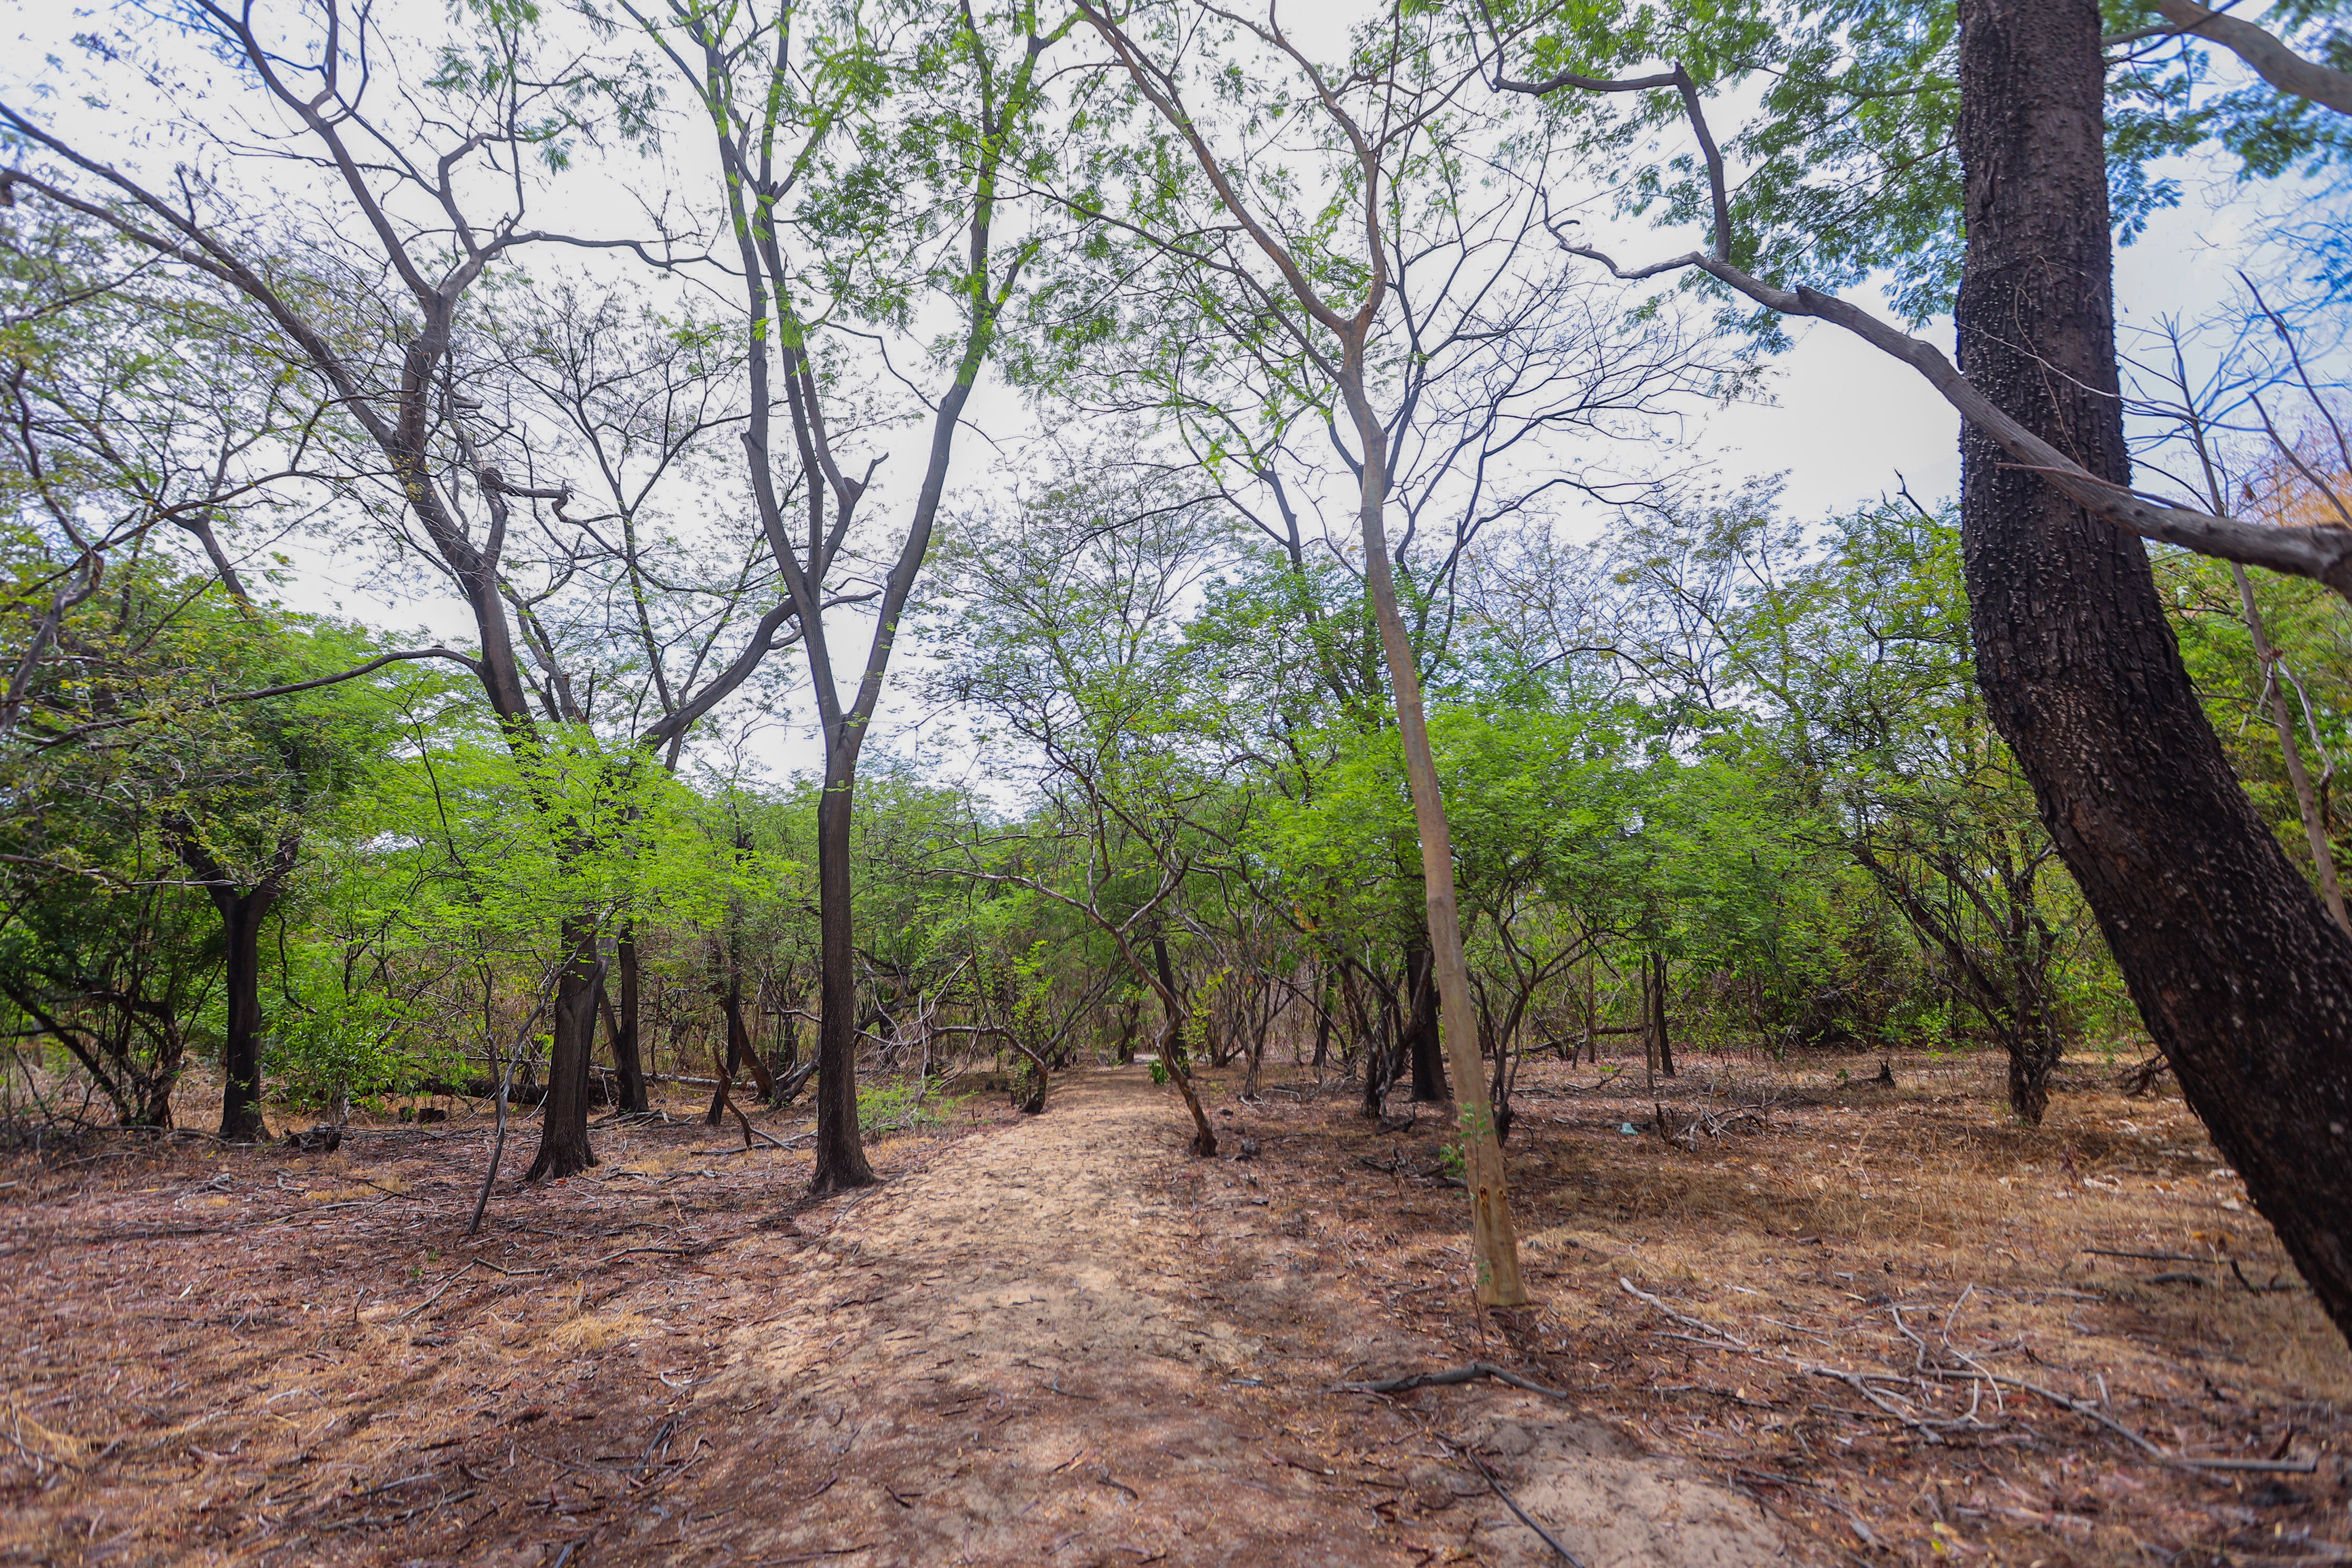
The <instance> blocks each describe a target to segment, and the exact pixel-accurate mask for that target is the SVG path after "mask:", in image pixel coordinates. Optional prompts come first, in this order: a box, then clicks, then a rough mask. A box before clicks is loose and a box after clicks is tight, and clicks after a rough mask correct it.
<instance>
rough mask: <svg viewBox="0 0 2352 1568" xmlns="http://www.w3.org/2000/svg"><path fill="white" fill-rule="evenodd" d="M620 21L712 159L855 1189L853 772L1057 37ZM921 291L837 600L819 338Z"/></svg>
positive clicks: (892, 318) (822, 1010) (1035, 27)
mask: <svg viewBox="0 0 2352 1568" xmlns="http://www.w3.org/2000/svg"><path fill="white" fill-rule="evenodd" d="M630 15H631V16H633V17H635V19H636V21H637V22H638V24H639V26H641V27H643V28H644V29H645V30H646V33H647V34H648V35H649V36H650V37H653V38H654V39H655V40H656V43H657V45H658V46H659V47H661V49H662V50H663V52H664V53H665V54H666V55H667V57H668V58H669V60H670V61H671V63H672V64H673V65H674V66H675V67H676V68H677V71H678V73H679V76H680V77H681V79H683V80H684V81H685V82H686V83H688V85H689V87H690V89H691V90H692V91H693V93H694V95H695V98H696V101H697V107H698V110H700V112H701V114H702V115H703V117H704V118H705V120H706V121H707V122H708V124H709V131H710V133H711V137H712V146H713V151H714V153H715V154H716V156H717V159H718V163H719V181H718V190H717V192H716V195H717V197H718V201H717V204H716V205H717V208H718V215H719V216H718V225H719V226H721V227H722V228H723V231H724V232H725V234H726V235H727V237H729V238H730V239H731V240H732V241H733V254H732V256H731V258H730V262H731V267H732V268H733V270H732V282H731V287H732V288H733V289H735V290H738V291H740V299H741V301H742V304H741V311H742V313H741V316H740V331H741V333H742V337H743V342H744V357H745V363H746V365H747V369H748V373H749V377H750V395H749V399H748V424H747V427H746V432H745V437H744V452H745V458H746V461H747V464H748V473H749V478H750V488H751V494H752V496H753V497H754V499H755V501H756V503H757V506H758V509H759V516H760V520H761V526H762V528H763V529H764V531H765V533H766V537H767V540H768V544H769V548H770V550H771V551H772V552H773V554H774V557H775V563H776V566H777V569H778V571H779V572H780V573H781V574H782V578H783V581H784V584H785V587H786V589H787V591H788V593H789V595H790V596H791V601H792V604H793V608H794V611H795V614H796V615H797V616H798V618H799V625H800V630H801V644H802V647H803V651H804V652H805V654H806V657H807V660H808V671H809V689H810V694H811V696H812V697H813V698H814V704H815V707H816V710H817V722H818V730H819V735H820V739H821V741H822V743H823V746H824V795H823V797H822V800H821V802H820V805H819V822H818V834H817V868H818V870H817V877H818V886H819V893H818V906H819V911H820V912H819V921H820V923H821V925H822V928H823V951H822V954H821V957H820V960H819V974H820V994H821V1000H820V1002H819V1023H818V1040H817V1061H818V1066H817V1096H816V1104H817V1117H818V1130H817V1139H816V1172H815V1175H814V1178H813V1184H814V1190H816V1191H819V1192H831V1191H835V1190H838V1189H842V1188H849V1187H860V1186H865V1185H867V1184H870V1183H872V1181H873V1180H874V1173H873V1171H872V1168H871V1167H870V1166H868V1165H867V1163H866V1155H865V1152H864V1149H863V1146H862V1145H861V1143H860V1142H859V1139H858V1131H857V1084H856V1073H857V1068H856V1064H857V976H856V932H855V930H854V921H855V918H856V916H855V909H856V902H855V900H856V890H855V887H854V885H853V881H852V876H851V864H850V862H851V849H850V842H851V821H852V814H853V811H854V809H855V800H856V787H857V776H858V760H859V757H860V755H861V753H862V752H863V749H864V747H865V744H866V739H867V737H868V735H869V733H870V731H871V727H872V725H873V722H874V718H875V710H876V706H877V703H878V702H879V701H880V700H881V696H882V691H883V688H884V683H885V680H886V679H887V675H888V673H889V663H890V655H891V652H892V649H893V647H895V644H896V639H897V637H898V623H899V619H900V617H901V616H903V615H904V614H905V613H906V607H907V603H908V597H909V595H911V594H912V593H913V592H914V587H915V580H916V577H917V575H918V574H919V573H920V572H921V570H922V565H923V559H924V556H925V554H926V553H927V552H928V551H929V548H930V542H931V533H932V530H933V528H934V527H935V525H936V523H937V520H938V516H939V509H940V500H941V498H942V496H943V495H944V494H945V491H946V487H947V480H948V467H949V463H950V458H952V457H953V455H954V450H955V437H956V434H957V432H958V430H959V428H960V426H961V422H962V420H963V416H964V408H965V405H966V404H967V403H968V402H969V401H970V399H971V395H972V391H973V389H974V388H975V387H976V386H977V385H978V384H979V381H980V377H981V373H982V368H983V367H984V366H985V365H986V364H987V363H988V362H989V358H990V356H991V354H992V352H993V351H994V349H995V347H996V344H997V340H998V336H999V332H1000V324H1001V321H1002V318H1003V315H1004V313H1005V311H1006V310H1007V309H1008V308H1009V307H1010V306H1011V305H1012V304H1013V300H1014V297H1015V295H1016V292H1017V290H1018V289H1019V288H1020V286H1021V282H1022V277H1023V272H1024V268H1026V267H1027V265H1028V263H1029V261H1030V260H1031V258H1033V257H1034V254H1035V251H1036V248H1037V246H1038V244H1039V243H1040V241H1039V240H1038V239H1037V238H1035V237H1016V238H1014V239H1013V240H1011V241H1009V242H1008V240H1007V239H1006V237H1005V229H1006V228H1007V227H1008V226H1010V224H1011V221H1012V214H1011V212H1010V211H1009V210H1008V205H1007V201H1006V196H1005V194H1004V188H1005V185H1006V183H1007V181H1008V179H1009V178H1010V177H1011V176H1012V175H1013V174H1014V173H1015V172H1016V171H1019V170H1020V169H1022V168H1023V166H1024V164H1025V163H1026V162H1027V161H1029V160H1031V159H1034V157H1035V156H1037V153H1036V152H1035V150H1034V145H1033V143H1034V138H1035V137H1036V135H1037V133H1038V132H1037V128H1038V125H1039V113H1040V110H1041V108H1042V107H1043V101H1044V100H1043V96H1042V94H1043V83H1042V82H1041V80H1040V79H1039V74H1038V66H1039V61H1040V59H1041V58H1043V56H1044V54H1045V50H1046V49H1047V48H1049V47H1051V46H1052V44H1053V43H1054V41H1055V38H1057V37H1060V35H1061V33H1062V32H1064V31H1066V27H1067V24H1064V25H1063V26H1060V27H1055V26H1046V25H1045V24H1044V23H1042V22H1041V20H1040V16H1039V13H1038V9H1037V7H1036V6H1035V5H1034V4H1031V3H1029V0H1019V3H1017V4H1014V5H1010V6H1008V7H1007V8H1006V9H1005V10H1003V11H1002V12H1000V13H990V14H988V15H987V16H985V18H984V19H983V17H982V15H981V14H979V13H975V12H973V11H972V10H971V9H969V8H967V9H964V10H962V11H960V12H957V13H954V14H949V13H946V12H937V13H929V14H926V13H921V12H914V13H909V14H907V15H903V16H902V15H899V14H897V13H892V14H891V16H890V18H889V26H888V27H887V28H885V29H877V28H876V26H874V23H875V22H876V21H877V20H878V18H866V17H863V16H857V15H856V14H855V13H854V12H853V13H852V14H850V15H849V16H847V17H846V18H845V19H844V20H843V22H842V24H841V31H840V33H839V35H838V36H835V35H834V34H832V33H828V32H826V31H824V30H823V24H821V23H817V22H814V21H813V20H812V18H810V17H809V16H805V15H803V13H802V12H800V11H799V10H797V9H795V8H794V7H793V5H789V4H786V5H779V6H778V7H777V9H776V10H775V11H774V13H773V14H772V16H761V15H757V14H755V13H753V12H751V11H748V10H740V9H738V8H737V7H736V6H734V5H709V4H703V3H700V0H671V4H670V5H669V6H668V8H667V11H664V12H659V13H655V12H652V11H651V10H650V9H648V10H644V11H641V10H638V9H636V8H635V7H631V8H630ZM796 29H798V30H797V31H796ZM884 36H895V37H896V38H897V41H898V43H900V44H901V45H902V46H903V48H904V51H905V52H903V53H893V52H891V51H890V50H889V49H887V48H886V47H883V46H881V45H880V44H878V43H877V41H876V40H877V38H878V37H884ZM942 234H945V235H952V236H955V237H956V240H955V241H954V242H953V244H952V245H951V246H950V247H949V248H947V249H945V250H943V251H942V250H940V249H938V248H936V246H937V237H939V236H940V235H942ZM958 248H960V249H961V254H957V250H958ZM919 298H928V299H929V300H935V301H936V302H937V303H938V305H939V306H940V307H941V308H943V309H944V310H947V311H949V312H950V315H951V318H952V319H953V320H954V321H955V326H954V328H953V330H952V331H951V332H950V334H949V337H948V340H947V346H946V347H945V348H944V349H943V350H942V352H941V353H940V354H939V356H938V357H939V359H940V362H942V363H941V364H940V369H941V370H942V371H943V372H944V373H945V374H944V383H943V384H942V385H941V386H940V389H939V390H938V392H937V394H936V396H935V397H929V398H926V399H925V404H926V406H927V407H928V409H929V417H928V420H927V421H926V423H927V424H928V426H929V435H930V439H929V451H928V453H927V456H926V458H925V461H924V466H923V468H922V471H921V475H920V478H919V482H918V484H917V485H916V488H915V493H914V496H913V499H912V504H911V505H910V506H909V507H908V521H907V526H906V529H905V531H904V532H903V533H902V534H900V535H899V539H898V546H897V548H896V550H895V551H894V552H889V554H888V557H887V562H888V563H887V568H886V569H885V570H884V571H883V573H882V574H881V580H880V582H879V583H878V584H877V585H875V586H874V587H872V588H871V589H869V590H867V591H865V592H860V593H845V592H844V590H843V589H841V588H840V587H839V586H837V585H836V584H838V583H839V581H840V577H841V576H842V575H843V574H845V571H846V569H847V568H848V567H849V566H850V564H851V561H850V558H849V557H846V556H845V545H846V544H847V543H848V542H849V541H850V539H851V537H852V531H853V529H854V528H855V527H856V524H857V522H858V521H859V518H858V508H859V504H860V503H861V502H862V501H863V500H865V499H866V495H867V493H868V487H869V485H870V484H871V482H872V479H873V477H874V472H875V468H877V467H878V466H879V463H880V458H876V459H874V461H873V463H871V464H869V466H868V467H867V468H866V471H865V473H864V474H863V475H862V476H861V475H856V474H854V473H853V471H852V469H851V468H850V467H849V466H846V462H845V456H844V454H843V452H842V451H841V450H839V449H838V446H837V444H838V443H841V442H843V441H845V439H846V438H848V437H850V436H852V435H853V434H854V433H856V429H857V426H858V424H859V423H860V422H861V421H860V412H861V411H860V410H859V409H858V406H857V396H856V393H855V392H854V391H852V390H851V388H850V386H849V385H847V384H845V382H844V380H843V377H842V371H841V367H840V366H839V365H838V364H837V363H832V362H829V361H828V360H827V359H826V357H825V353H826V345H827V342H828V341H829V338H830V336H831V334H832V333H833V332H834V331H835V330H836V327H837V326H838V327H839V328H845V326H846V322H847V321H849V320H854V319H863V320H865V321H870V322H873V323H875V324H877V325H879V326H883V327H885V328H888V329H903V328H904V326H905V325H906V324H907V313H908V311H909V310H911V309H912V307H913V302H914V301H915V300H917V299H919ZM779 379H781V381H782V392H783V396H782V399H781V401H782V403H783V405H785V406H786V408H787V409H788V411H789V420H788V423H789V428H790V432H791V441H792V450H793V454H794V456H795V457H796V458H797V468H798V472H799V476H800V480H801V484H802V492H801V493H802V499H803V502H804V504H805V509H806V511H807V530H806V533H805V537H804V538H800V539H795V537H794V533H793V528H792V526H791V525H790V523H789V521H788V512H787V502H786V491H787V489H788V486H787V485H785V484H782V483H780V482H779V478H778V476H779V472H780V468H779V459H778V456H777V451H776V442H775V441H774V439H773V415H774V409H775V407H776V405H777V404H778V402H779V401H780V400H779V399H778V398H777V396H776V395H775V393H776V387H775V383H776V382H777V381H778V380H779ZM786 461H787V462H789V461H791V459H786ZM784 471H789V470H784ZM828 508H830V509H831V514H830V516H828V514H827V509H828ZM845 602H856V603H858V604H860V605H871V611H870V613H871V614H872V616H873V617H874V621H873V632H872V636H871V637H870V638H869V640H868V642H867V644H866V658H865V659H864V661H863V664H862V668H860V669H859V671H858V673H857V676H856V682H855V684H854V685H852V686H848V687H847V688H845V686H844V684H843V682H842V679H841V676H842V673H843V671H842V670H840V669H838V668H836V666H835V655H834V639H835V635H836V633H835V631H834V630H833V629H832V626H837V625H838V620H837V619H836V621H835V622H834V623H832V624H831V625H829V624H828V622H827V620H826V616H827V615H828V613H829V612H830V611H831V610H833V609H835V608H837V607H839V606H840V605H842V604H843V603H845Z"/></svg>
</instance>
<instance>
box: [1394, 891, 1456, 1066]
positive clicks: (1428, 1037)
mask: <svg viewBox="0 0 2352 1568" xmlns="http://www.w3.org/2000/svg"><path fill="white" fill-rule="evenodd" d="M1404 985H1405V1016H1404V1037H1405V1045H1406V1048H1407V1050H1408V1051H1409V1053H1410V1054H1411V1057H1412V1098H1413V1099H1414V1100H1417V1101H1419V1102H1421V1103H1423V1104H1424V1105H1441V1104H1444V1102H1445V1101H1446V1100H1450V1099H1452V1098H1453V1095H1452V1093H1451V1091H1450V1090H1449V1089H1447V1087H1446V1083H1445V1052H1444V1047H1443V1046H1442V1045H1441V1044H1440V1043H1439V1040H1438V1035H1437V964H1436V961H1435V960H1434V959H1433V957H1432V956H1431V954H1430V951H1429V941H1428V938H1427V937H1426V936H1423V935H1420V934H1416V935H1415V936H1414V937H1413V938H1412V940H1410V941H1408V942H1406V943H1405V949H1404Z"/></svg>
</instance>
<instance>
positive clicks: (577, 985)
mask: <svg viewBox="0 0 2352 1568" xmlns="http://www.w3.org/2000/svg"><path fill="white" fill-rule="evenodd" d="M603 987H604V963H602V961H600V960H599V959H598V957H597V954H596V923H595V921H593V920H589V919H587V918H585V917H583V916H574V917H573V918H572V919H570V920H567V921H564V922H563V967H562V969H560V970H558V971H557V972H556V976H555V1006H554V1009H553V1016H552V1018H551V1023H552V1024H553V1034H554V1044H553V1047H551V1049H550V1050H549V1052H548V1058H547V1100H546V1101H545V1103H544V1104H543V1105H542V1106H541V1110H540V1129H539V1153H538V1155H537V1156H536V1157H535V1158H533V1159H532V1161H531V1163H530V1171H529V1172H527V1173H525V1174H524V1176H523V1180H525V1181H527V1182H536V1181H539V1180H541V1179H542V1178H544V1179H548V1180H556V1179H560V1178H562V1177H564V1176H571V1175H577V1174H578V1173H580V1172H582V1171H584V1170H586V1169H588V1167H589V1166H591V1165H593V1164H594V1163H596V1153H595V1151H594V1150H593V1149H591V1148H590V1147H589V1146H588V1058H589V1056H590V1054H591V1053H592V1052H593V1050H594V1049H595V1045H596V994H597V992H598V991H600V990H601V989H603Z"/></svg>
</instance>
